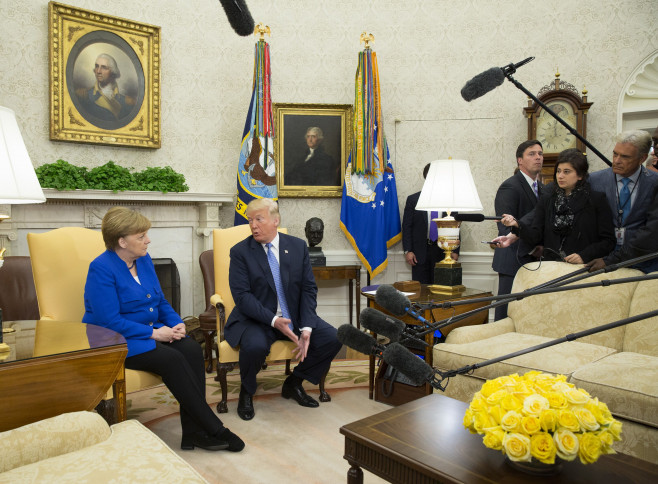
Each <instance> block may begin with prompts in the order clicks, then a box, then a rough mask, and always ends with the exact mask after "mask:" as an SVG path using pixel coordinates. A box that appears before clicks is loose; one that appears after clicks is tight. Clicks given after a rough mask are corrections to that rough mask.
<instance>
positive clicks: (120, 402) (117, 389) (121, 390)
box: [112, 364, 128, 422]
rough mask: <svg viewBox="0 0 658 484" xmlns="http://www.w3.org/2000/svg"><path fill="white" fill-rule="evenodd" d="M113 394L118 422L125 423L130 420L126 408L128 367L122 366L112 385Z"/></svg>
mask: <svg viewBox="0 0 658 484" xmlns="http://www.w3.org/2000/svg"><path fill="white" fill-rule="evenodd" d="M112 392H113V394H114V400H115V402H116V406H117V421H118V422H123V421H125V420H126V419H127V418H128V408H127V406H126V367H125V366H124V365H123V364H122V365H121V369H120V370H119V373H118V374H117V379H116V380H114V383H113V384H112Z"/></svg>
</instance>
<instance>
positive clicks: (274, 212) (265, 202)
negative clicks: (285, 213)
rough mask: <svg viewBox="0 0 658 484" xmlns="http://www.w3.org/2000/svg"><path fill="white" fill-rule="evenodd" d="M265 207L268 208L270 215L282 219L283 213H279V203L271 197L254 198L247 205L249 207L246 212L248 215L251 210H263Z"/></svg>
mask: <svg viewBox="0 0 658 484" xmlns="http://www.w3.org/2000/svg"><path fill="white" fill-rule="evenodd" d="M263 208H266V209H267V211H268V212H269V214H270V216H272V217H276V218H278V219H279V222H280V221H281V214H280V213H279V204H278V203H277V202H276V201H275V200H272V199H271V198H255V199H253V200H252V201H251V202H249V204H248V205H247V209H246V210H245V212H244V213H245V215H246V216H247V217H248V216H249V213H250V212H254V211H256V210H261V209H263Z"/></svg>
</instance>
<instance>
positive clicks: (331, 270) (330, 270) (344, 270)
mask: <svg viewBox="0 0 658 484" xmlns="http://www.w3.org/2000/svg"><path fill="white" fill-rule="evenodd" d="M313 276H314V277H315V280H316V281H321V280H325V281H326V280H344V279H347V280H348V281H349V292H348V295H349V301H350V324H352V310H353V308H354V296H356V327H357V328H361V325H360V323H359V314H360V313H361V297H360V293H361V266H360V265H358V264H357V265H353V266H313ZM352 281H354V282H356V290H354V291H353V288H354V285H353V282H352Z"/></svg>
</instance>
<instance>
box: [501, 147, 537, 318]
mask: <svg viewBox="0 0 658 484" xmlns="http://www.w3.org/2000/svg"><path fill="white" fill-rule="evenodd" d="M516 163H517V165H518V171H517V172H516V173H514V175H513V176H511V177H510V178H508V179H507V180H505V181H504V182H503V183H502V185H500V187H499V188H498V191H497V192H496V199H495V202H494V205H495V208H496V215H502V214H504V213H507V214H510V215H513V216H514V218H516V219H517V220H519V219H521V217H523V216H524V215H526V214H527V213H529V212H531V211H532V210H533V209H534V208H535V205H537V200H538V198H539V195H540V194H541V190H542V187H543V185H542V183H541V180H540V176H539V175H540V173H541V168H542V166H543V164H544V152H543V147H542V144H541V143H540V142H539V141H538V140H536V139H533V140H528V141H524V142H523V143H521V144H520V145H519V146H518V148H517V149H516ZM509 231H510V229H509V228H508V227H505V226H504V225H503V224H502V223H500V222H498V235H499V236H501V235H507V234H508V233H509ZM532 251H533V247H529V246H528V244H527V243H525V242H524V241H523V240H519V241H517V242H515V243H514V244H512V245H510V246H509V247H507V248H504V249H496V251H495V252H494V257H493V263H492V265H491V266H492V267H493V270H494V271H496V272H497V273H498V294H499V295H500V294H509V293H510V292H511V291H512V283H513V282H514V276H515V275H516V272H517V271H518V270H519V268H520V267H521V266H522V265H523V264H526V263H528V262H532V261H533V260H535V258H534V257H533V256H531V255H530V253H531V252H532ZM506 317H507V305H506V304H505V305H502V306H498V307H497V308H496V310H495V317H494V320H495V321H498V320H499V319H503V318H506Z"/></svg>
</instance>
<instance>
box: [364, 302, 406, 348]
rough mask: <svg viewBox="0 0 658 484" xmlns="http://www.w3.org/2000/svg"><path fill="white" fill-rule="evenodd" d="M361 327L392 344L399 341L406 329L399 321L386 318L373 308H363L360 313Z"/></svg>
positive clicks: (389, 317) (390, 317)
mask: <svg viewBox="0 0 658 484" xmlns="http://www.w3.org/2000/svg"><path fill="white" fill-rule="evenodd" d="M360 322H361V326H363V327H364V328H366V329H369V330H370V331H372V332H373V333H377V334H381V335H382V336H386V337H387V338H388V339H390V340H391V341H392V342H394V341H400V334H401V333H402V332H403V331H404V330H405V329H406V328H407V325H406V324H404V323H403V322H402V321H400V320H399V319H396V318H394V317H392V316H387V315H385V314H384V313H382V312H381V311H377V310H376V309H374V308H365V309H364V310H363V311H361V318H360Z"/></svg>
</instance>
